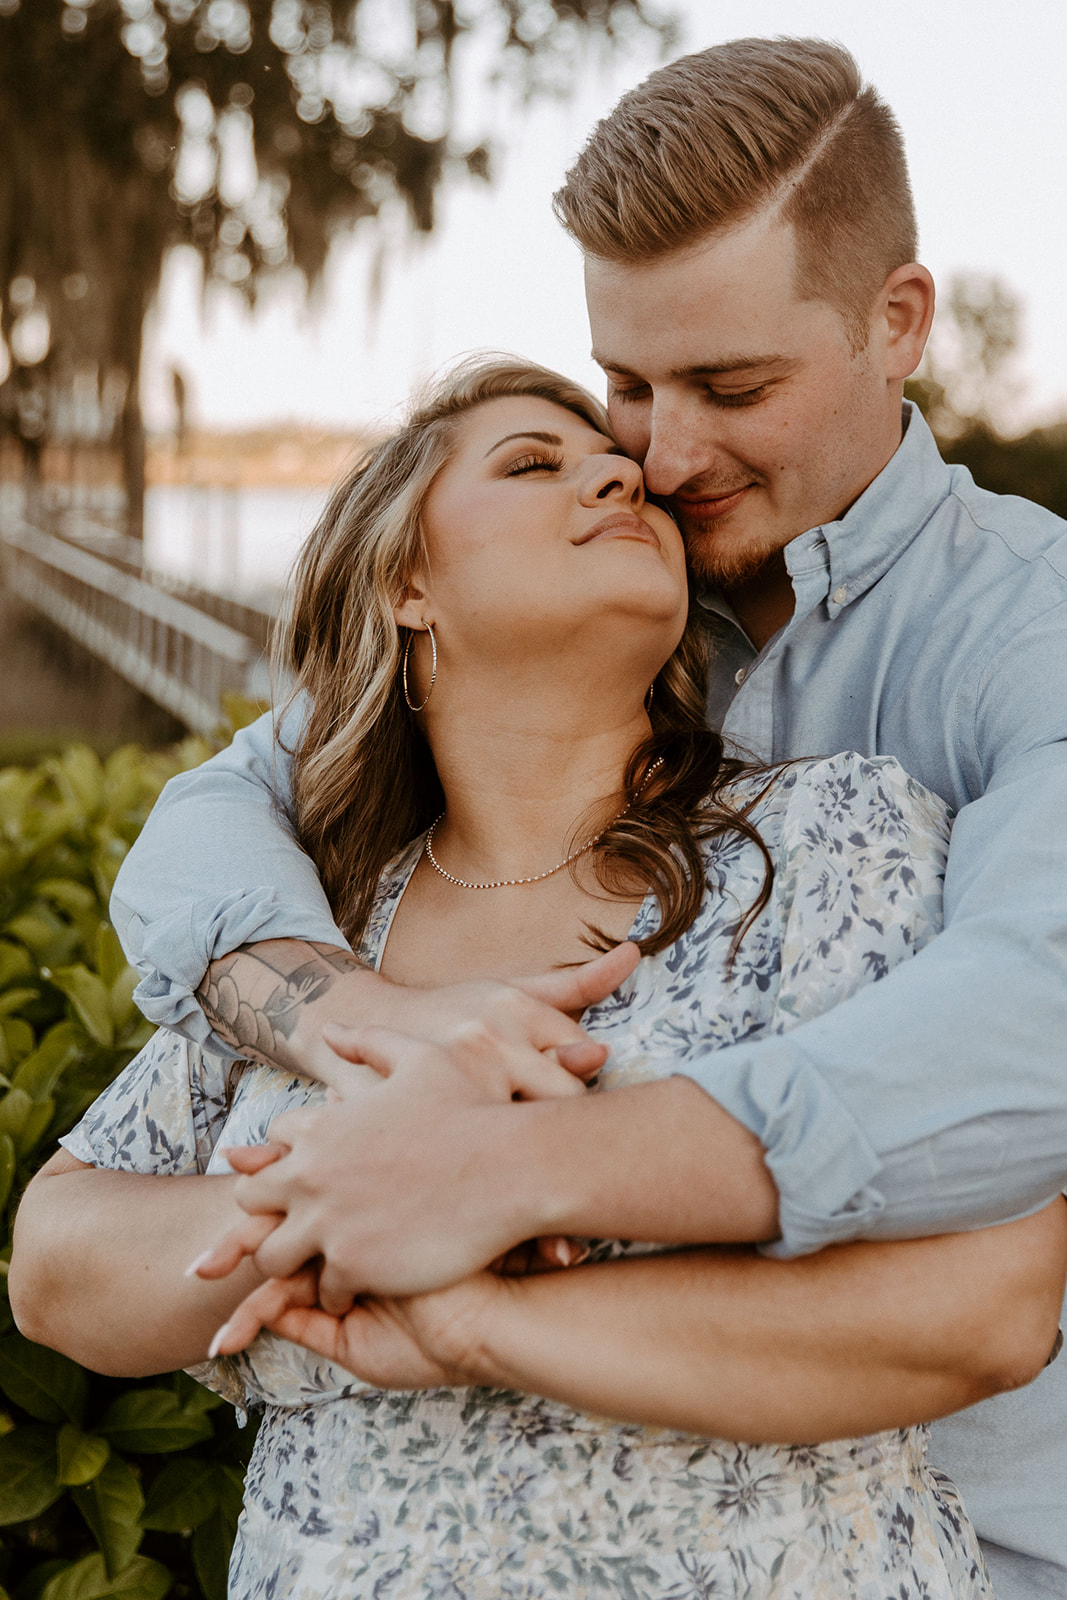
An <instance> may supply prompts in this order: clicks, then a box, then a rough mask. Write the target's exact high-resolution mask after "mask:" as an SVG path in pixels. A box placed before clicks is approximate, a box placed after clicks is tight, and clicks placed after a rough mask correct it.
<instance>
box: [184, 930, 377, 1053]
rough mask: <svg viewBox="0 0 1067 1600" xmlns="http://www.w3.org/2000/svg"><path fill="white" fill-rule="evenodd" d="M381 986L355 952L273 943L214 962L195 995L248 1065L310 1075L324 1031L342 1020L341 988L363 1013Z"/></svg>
mask: <svg viewBox="0 0 1067 1600" xmlns="http://www.w3.org/2000/svg"><path fill="white" fill-rule="evenodd" d="M381 983H382V980H381V979H380V978H378V977H377V975H376V974H374V973H371V972H370V971H368V969H367V968H366V967H364V966H363V964H362V963H361V962H360V961H358V960H357V958H356V957H355V956H354V955H353V954H352V952H351V951H350V950H345V949H343V948H341V947H339V946H336V945H326V944H309V943H306V942H304V941H303V940H299V939H268V940H265V941H264V942H263V943H260V944H251V945H243V946H242V947H241V948H240V949H239V950H234V951H231V953H230V954H229V955H226V956H220V957H219V958H218V960H217V961H213V962H212V963H211V965H210V967H208V969H207V972H206V973H205V974H204V979H203V982H202V983H201V984H200V986H199V987H198V989H197V991H196V997H197V999H198V1000H199V1002H200V1005H201V1008H202V1010H203V1012H204V1015H205V1016H206V1017H207V1019H208V1021H209V1022H210V1024H211V1026H212V1028H213V1029H214V1030H215V1032H216V1033H217V1034H218V1035H219V1036H220V1038H222V1039H225V1041H226V1043H227V1044H229V1045H231V1046H232V1047H233V1049H235V1050H239V1051H240V1052H241V1054H242V1055H243V1056H245V1057H247V1059H248V1060H250V1061H257V1062H260V1063H263V1064H265V1065H268V1066H274V1067H281V1068H283V1069H286V1070H290V1071H293V1072H305V1073H306V1072H307V1070H308V1062H309V1058H310V1059H311V1060H312V1061H313V1060H314V1058H315V1056H316V1055H317V1054H318V1053H319V1052H320V1051H322V1050H325V1046H324V1045H323V1044H322V1040H321V1031H322V1027H323V1025H324V1024H325V1023H326V1022H327V1021H330V1020H332V1019H333V1018H334V1017H335V1016H336V1010H335V1006H334V1005H331V1001H333V1002H336V1001H337V998H338V991H339V987H340V986H341V985H342V984H343V985H344V987H345V991H346V998H347V1000H348V1001H349V1003H350V1004H351V1005H352V1006H353V1008H356V1007H358V1001H359V997H360V994H361V992H362V991H363V990H365V989H370V988H372V987H374V986H376V985H380V984H381ZM350 1020H352V1021H355V1020H357V1017H356V1016H350Z"/></svg>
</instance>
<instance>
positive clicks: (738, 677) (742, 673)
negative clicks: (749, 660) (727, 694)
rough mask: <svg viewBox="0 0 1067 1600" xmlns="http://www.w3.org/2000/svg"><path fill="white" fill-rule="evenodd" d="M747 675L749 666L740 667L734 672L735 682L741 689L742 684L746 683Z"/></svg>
mask: <svg viewBox="0 0 1067 1600" xmlns="http://www.w3.org/2000/svg"><path fill="white" fill-rule="evenodd" d="M747 677H748V668H747V667H738V669H737V671H736V672H735V673H734V682H735V683H736V684H737V687H738V688H739V689H740V687H741V685H742V684H743V683H744V681H745V679H746V678H747Z"/></svg>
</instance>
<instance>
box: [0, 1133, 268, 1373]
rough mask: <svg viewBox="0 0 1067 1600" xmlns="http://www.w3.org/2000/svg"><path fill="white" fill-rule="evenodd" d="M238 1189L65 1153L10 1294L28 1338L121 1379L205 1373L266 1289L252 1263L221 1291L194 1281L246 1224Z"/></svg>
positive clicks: (33, 1212) (19, 1226)
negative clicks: (211, 1355) (219, 1245)
mask: <svg viewBox="0 0 1067 1600" xmlns="http://www.w3.org/2000/svg"><path fill="white" fill-rule="evenodd" d="M236 1181H237V1180H236V1179H235V1178H232V1177H200V1176H191V1177H153V1176H146V1175H144V1174H142V1173H137V1172H110V1171H105V1170H102V1169H100V1168H97V1167H92V1166H88V1165H86V1163H85V1162H83V1161H78V1160H76V1159H75V1158H74V1157H73V1156H71V1155H68V1154H67V1152H66V1151H65V1150H60V1151H59V1152H58V1154H56V1155H55V1156H53V1157H52V1159H51V1161H49V1162H48V1164H47V1165H46V1166H44V1167H42V1168H41V1170H40V1172H39V1173H38V1174H37V1176H36V1177H35V1178H34V1180H33V1182H32V1183H31V1184H30V1185H29V1188H28V1189H27V1190H26V1193H25V1195H24V1197H23V1200H22V1204H21V1206H20V1207H19V1212H18V1216H17V1218H16V1220H15V1244H14V1253H13V1256H12V1260H11V1269H10V1275H9V1278H8V1291H9V1294H10V1297H11V1309H12V1311H13V1312H14V1314H15V1320H16V1322H17V1323H18V1326H19V1328H20V1329H21V1331H22V1332H23V1333H24V1334H25V1335H26V1337H27V1338H28V1339H33V1340H34V1341H35V1342H36V1343H38V1344H45V1345H49V1346H50V1347H51V1348H52V1349H54V1350H61V1351H62V1352H63V1354H64V1355H68V1356H71V1357H72V1358H73V1359H74V1360H75V1361H78V1362H80V1363H81V1364H82V1365H83V1366H86V1367H89V1368H91V1369H92V1370H93V1371H94V1372H106V1373H110V1374H112V1375H114V1376H116V1377H142V1376H145V1375H146V1374H148V1373H153V1372H170V1371H172V1370H173V1369H174V1368H175V1367H183V1366H191V1365H193V1364H194V1363H195V1362H198V1361H203V1360H204V1358H205V1356H206V1355H207V1348H208V1345H209V1343H210V1342H211V1336H212V1334H213V1333H214V1331H215V1329H216V1328H217V1327H218V1325H219V1323H220V1322H222V1321H224V1320H225V1318H226V1317H228V1316H229V1314H230V1312H231V1311H232V1310H233V1309H234V1307H235V1306H236V1305H237V1303H238V1302H239V1301H240V1300H241V1299H242V1297H243V1296H244V1295H246V1294H248V1293H249V1292H250V1291H251V1290H252V1289H254V1288H255V1287H256V1285H257V1284H259V1283H261V1282H262V1275H261V1274H260V1273H259V1272H257V1271H256V1269H255V1267H254V1265H253V1264H252V1262H251V1261H245V1262H243V1263H242V1265H241V1267H240V1269H239V1270H238V1271H237V1272H236V1273H234V1274H233V1276H232V1277H230V1278H226V1279H224V1280H223V1281H222V1282H220V1283H206V1282H204V1281H203V1280H202V1279H200V1278H197V1277H192V1278H187V1277H185V1276H184V1273H185V1268H186V1267H187V1266H188V1265H189V1262H190V1261H191V1260H192V1259H193V1257H194V1256H196V1255H198V1254H199V1253H200V1252H202V1251H203V1250H205V1249H207V1247H208V1246H209V1245H210V1244H212V1243H213V1242H214V1240H216V1239H217V1238H218V1236H219V1234H220V1232H222V1231H223V1230H224V1229H225V1228H227V1227H229V1226H232V1225H233V1223H234V1222H235V1221H236V1220H237V1219H238V1218H239V1217H242V1216H243V1213H241V1212H240V1211H239V1210H238V1209H237V1205H236V1203H235V1201H234V1199H233V1188H234V1184H235V1183H236Z"/></svg>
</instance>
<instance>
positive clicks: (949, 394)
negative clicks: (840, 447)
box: [905, 273, 1067, 517]
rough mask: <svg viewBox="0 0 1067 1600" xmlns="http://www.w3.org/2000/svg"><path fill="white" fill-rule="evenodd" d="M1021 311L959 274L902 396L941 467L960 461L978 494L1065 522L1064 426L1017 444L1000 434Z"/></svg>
mask: <svg viewBox="0 0 1067 1600" xmlns="http://www.w3.org/2000/svg"><path fill="white" fill-rule="evenodd" d="M1021 333H1022V306H1021V305H1020V302H1019V299H1018V297H1017V296H1016V295H1015V294H1014V293H1013V292H1012V290H1011V289H1010V288H1009V286H1008V285H1007V284H1005V283H1004V282H1003V281H1002V280H1001V279H999V278H996V277H989V276H986V275H983V274H980V273H959V274H957V275H956V276H955V277H953V278H952V279H951V280H950V281H949V283H948V285H947V286H946V288H945V289H944V290H943V292H942V294H941V295H940V297H939V301H938V313H937V318H936V320H935V322H934V331H933V334H932V336H931V339H930V343H929V345H928V347H927V351H926V355H925V356H924V357H923V363H922V366H921V367H920V368H919V371H918V372H917V373H916V375H915V377H914V378H913V379H912V380H911V381H910V382H909V383H908V384H906V385H905V393H906V394H907V395H908V397H909V398H910V399H912V400H914V401H915V402H916V403H917V404H918V406H919V408H920V410H921V411H922V412H923V413H924V415H925V416H926V419H927V421H928V422H929V424H930V426H931V428H932V429H933V432H934V435H935V437H936V439H937V442H938V445H939V446H940V448H941V454H942V455H943V456H944V457H945V460H946V461H954V462H960V463H961V464H962V465H963V466H965V467H968V468H969V469H970V471H971V472H972V473H973V475H974V478H975V481H976V482H977V483H978V484H980V485H981V487H982V488H983V489H992V490H993V491H994V492H995V493H997V494H1017V495H1022V496H1023V497H1024V498H1025V499H1027V500H1036V501H1037V502H1038V504H1039V505H1043V506H1047V507H1048V509H1049V510H1050V511H1055V512H1056V514H1057V516H1061V517H1067V422H1059V423H1054V424H1053V425H1052V426H1050V427H1045V428H1034V429H1031V431H1030V432H1029V433H1025V434H1021V435H1017V436H1015V437H1009V436H1006V435H1005V434H1004V433H1003V432H1002V431H1001V427H1002V422H1001V419H1002V418H1003V416H1004V415H1005V414H1006V413H1007V412H1008V411H1010V407H1011V403H1012V401H1013V400H1014V399H1015V398H1016V391H1017V385H1016V384H1015V383H1014V381H1013V379H1012V371H1011V368H1012V358H1013V357H1014V356H1015V354H1016V352H1017V350H1018V348H1019V344H1020V340H1021Z"/></svg>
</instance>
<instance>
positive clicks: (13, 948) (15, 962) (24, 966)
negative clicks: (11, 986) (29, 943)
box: [0, 939, 34, 988]
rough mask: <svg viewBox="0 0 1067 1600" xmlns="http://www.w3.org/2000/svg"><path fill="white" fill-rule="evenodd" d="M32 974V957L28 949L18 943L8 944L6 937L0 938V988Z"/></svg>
mask: <svg viewBox="0 0 1067 1600" xmlns="http://www.w3.org/2000/svg"><path fill="white" fill-rule="evenodd" d="M33 976H34V966H33V958H32V956H31V955H30V953H29V951H28V950H24V949H23V948H22V946H21V945H20V944H9V943H8V941H7V940H6V939H0V988H3V986H4V985H5V984H8V983H15V982H17V981H18V980H19V979H20V978H32V977H33Z"/></svg>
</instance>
